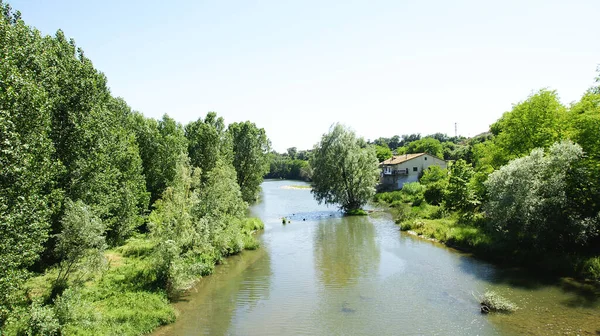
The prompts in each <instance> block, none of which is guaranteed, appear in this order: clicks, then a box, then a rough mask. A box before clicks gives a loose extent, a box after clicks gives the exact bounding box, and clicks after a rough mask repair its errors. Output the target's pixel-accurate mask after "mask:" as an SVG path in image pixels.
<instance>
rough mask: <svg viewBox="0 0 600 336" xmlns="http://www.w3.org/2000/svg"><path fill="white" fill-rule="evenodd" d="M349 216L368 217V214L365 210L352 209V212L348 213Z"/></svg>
mask: <svg viewBox="0 0 600 336" xmlns="http://www.w3.org/2000/svg"><path fill="white" fill-rule="evenodd" d="M346 215H347V216H366V215H368V213H367V212H366V211H365V210H363V209H352V210H350V211H346Z"/></svg>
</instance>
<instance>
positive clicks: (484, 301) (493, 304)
mask: <svg viewBox="0 0 600 336" xmlns="http://www.w3.org/2000/svg"><path fill="white" fill-rule="evenodd" d="M481 306H482V311H484V308H483V307H487V308H488V309H489V311H492V312H504V313H511V312H514V311H515V310H517V309H519V307H517V305H515V304H514V303H512V302H510V301H509V300H508V299H506V298H504V297H503V296H501V295H500V294H498V293H496V292H494V291H486V292H485V293H484V294H483V295H482V296H481Z"/></svg>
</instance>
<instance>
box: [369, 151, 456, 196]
mask: <svg viewBox="0 0 600 336" xmlns="http://www.w3.org/2000/svg"><path fill="white" fill-rule="evenodd" d="M429 166H439V167H441V168H444V169H445V168H446V161H444V160H442V159H440V158H438V157H435V156H433V155H431V154H427V153H416V154H404V155H395V156H392V157H391V158H390V159H387V160H385V161H383V162H382V163H380V164H379V167H380V168H381V177H380V179H379V189H380V190H399V189H402V186H404V183H409V182H417V181H418V180H419V176H421V175H422V174H423V171H424V170H425V169H427V168H428V167H429Z"/></svg>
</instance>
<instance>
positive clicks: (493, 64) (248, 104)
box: [8, 0, 600, 151]
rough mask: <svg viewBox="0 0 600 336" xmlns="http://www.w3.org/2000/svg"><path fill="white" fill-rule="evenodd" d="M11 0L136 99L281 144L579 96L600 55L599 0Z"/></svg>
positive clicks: (478, 121) (414, 126)
mask: <svg viewBox="0 0 600 336" xmlns="http://www.w3.org/2000/svg"><path fill="white" fill-rule="evenodd" d="M8 3H10V4H11V5H12V6H13V7H14V8H15V9H17V10H20V11H21V12H22V14H23V18H24V20H25V21H26V22H27V23H28V24H29V25H32V26H35V27H37V28H38V29H39V30H41V31H42V32H43V33H45V34H54V32H55V31H56V30H57V29H59V28H60V29H62V30H63V31H64V32H65V34H66V35H67V36H69V37H73V38H74V39H75V41H76V43H77V44H78V46H80V47H82V48H83V49H84V51H85V53H86V55H87V56H88V57H89V58H91V60H92V61H93V62H94V65H95V66H96V68H98V69H99V70H100V71H102V72H104V73H105V74H106V76H107V77H108V81H109V86H110V88H111V90H112V93H113V94H114V95H116V96H121V97H123V98H125V100H126V101H127V102H128V103H129V105H130V106H131V107H132V108H133V109H135V110H138V111H141V112H143V113H144V114H145V115H146V116H150V117H156V118H159V117H160V116H162V114H164V113H168V114H169V115H170V116H172V117H173V118H175V119H176V120H178V121H180V122H182V123H186V122H188V121H190V120H195V119H197V118H198V117H203V116H204V115H205V114H206V112H208V111H216V112H217V113H218V114H219V115H220V116H223V117H224V118H225V121H226V122H228V123H229V122H233V121H242V120H251V121H253V122H255V123H256V124H257V125H258V126H259V127H264V128H265V129H266V131H267V135H268V136H269V138H270V139H271V141H272V144H273V147H274V148H275V149H276V150H278V151H284V150H285V149H286V148H287V147H291V146H297V147H298V148H299V149H306V148H310V147H312V146H313V144H315V143H316V142H317V141H318V140H319V138H320V136H321V135H322V134H323V133H325V132H326V131H327V130H328V128H329V126H330V125H331V124H332V123H334V122H338V121H339V122H342V123H344V124H346V125H348V126H350V127H351V128H353V129H354V130H355V131H356V132H357V133H358V134H359V135H361V136H363V137H365V138H366V139H375V138H377V137H379V136H386V137H389V136H392V135H394V134H399V135H401V134H406V133H421V134H423V135H425V134H429V133H434V132H444V133H448V134H454V123H455V122H456V123H458V132H459V134H462V135H465V136H473V135H476V134H478V133H480V132H483V131H486V130H487V129H488V126H489V124H491V123H493V122H494V121H495V120H497V119H498V118H499V117H500V116H501V115H502V113H503V112H505V111H507V110H509V109H510V108H511V105H512V104H513V103H517V102H519V101H521V100H524V99H526V98H527V96H528V95H529V94H531V93H532V91H534V90H538V89H540V88H545V87H547V88H551V89H555V90H557V91H558V93H559V95H560V97H561V99H562V101H563V103H565V104H568V103H570V102H572V101H574V100H577V99H579V98H580V97H581V94H582V93H583V92H584V91H585V90H586V89H587V88H588V87H589V86H591V85H592V84H593V83H594V77H595V76H596V72H595V69H596V66H597V65H598V64H600V43H598V31H599V28H598V15H599V14H600V1H598V0H590V1H577V0H569V1H566V0H563V1H525V0H521V1H512V0H511V1H493V2H492V1H399V0H385V1H376V0H371V1H342V0H340V1H281V0H277V1H192V0H186V1H151V0H150V1H148V0H146V1H129V0H127V1H125V0H123V1H113V0H106V1H94V2H92V1H64V0H53V1H47V0H19V1H17V0H12V1H8Z"/></svg>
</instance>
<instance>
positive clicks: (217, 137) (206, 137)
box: [185, 112, 225, 174]
mask: <svg viewBox="0 0 600 336" xmlns="http://www.w3.org/2000/svg"><path fill="white" fill-rule="evenodd" d="M224 136H225V123H224V122H223V118H221V117H218V118H217V114H216V113H215V112H209V113H208V114H207V115H206V118H204V120H202V119H201V118H200V119H198V120H197V121H193V122H190V123H189V124H187V125H186V126H185V137H186V138H187V140H188V154H189V156H190V159H191V163H192V165H193V166H195V167H199V168H200V169H201V170H202V173H203V174H205V173H208V172H210V171H211V170H212V169H213V168H214V166H215V164H216V163H217V160H218V159H219V156H220V155H221V151H222V147H223V146H224V145H225V140H224Z"/></svg>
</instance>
